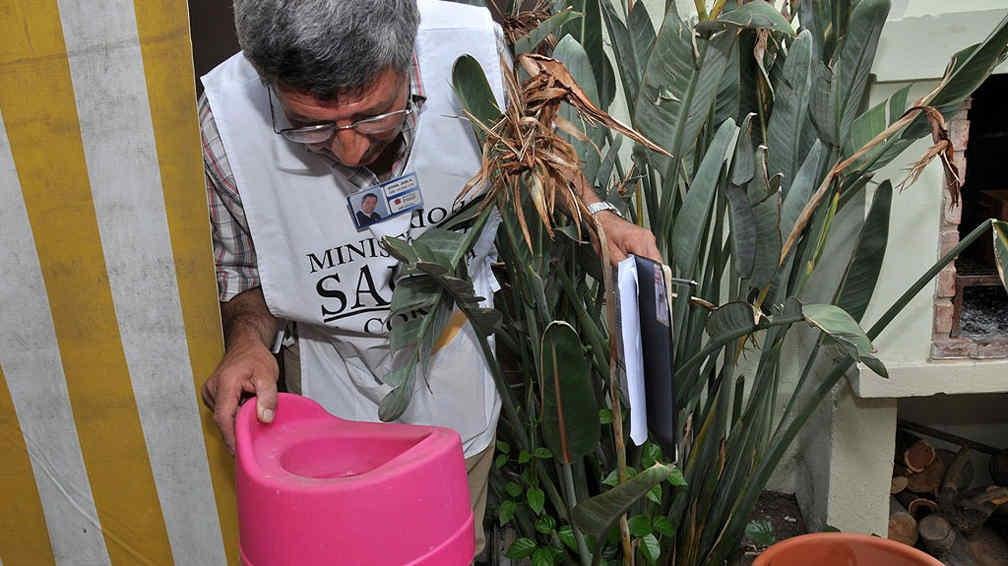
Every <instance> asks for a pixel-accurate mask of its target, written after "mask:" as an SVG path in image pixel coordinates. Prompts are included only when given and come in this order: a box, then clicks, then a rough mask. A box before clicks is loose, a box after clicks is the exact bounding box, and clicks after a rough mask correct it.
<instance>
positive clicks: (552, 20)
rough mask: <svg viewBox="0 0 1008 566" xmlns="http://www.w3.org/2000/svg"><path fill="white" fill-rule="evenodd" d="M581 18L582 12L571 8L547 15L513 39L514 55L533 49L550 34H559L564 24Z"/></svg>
mask: <svg viewBox="0 0 1008 566" xmlns="http://www.w3.org/2000/svg"><path fill="white" fill-rule="evenodd" d="M582 19H583V14H581V13H580V12H575V11H573V10H564V11H562V12H558V13H556V14H553V15H552V16H550V17H549V19H547V20H545V21H543V22H542V23H540V24H539V25H538V26H536V27H535V29H533V30H532V31H530V32H528V33H527V34H526V35H524V36H523V37H519V38H518V39H516V40H515V42H514V52H515V55H521V54H522V53H528V52H530V51H533V50H535V48H536V47H539V44H540V43H542V42H543V40H544V39H546V38H547V37H548V36H549V35H550V34H553V35H556V36H559V35H560V34H561V32H560V30H562V29H563V28H564V27H565V26H566V25H568V24H570V23H571V22H577V21H580V20H582Z"/></svg>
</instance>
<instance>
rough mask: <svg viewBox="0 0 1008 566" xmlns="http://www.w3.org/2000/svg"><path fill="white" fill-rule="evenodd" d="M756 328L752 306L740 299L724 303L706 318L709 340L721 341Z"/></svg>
mask: <svg viewBox="0 0 1008 566" xmlns="http://www.w3.org/2000/svg"><path fill="white" fill-rule="evenodd" d="M755 330H756V312H755V311H754V310H753V306H752V305H750V304H749V303H744V302H742V301H733V302H731V303H725V304H723V305H721V306H720V307H718V308H717V309H715V310H714V312H712V313H711V314H710V316H709V317H708V318H707V335H708V336H710V339H711V342H721V341H722V340H725V339H727V337H729V336H737V335H738V334H739V333H743V334H749V333H751V332H753V331H755Z"/></svg>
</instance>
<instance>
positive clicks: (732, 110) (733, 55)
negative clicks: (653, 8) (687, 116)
mask: <svg viewBox="0 0 1008 566" xmlns="http://www.w3.org/2000/svg"><path fill="white" fill-rule="evenodd" d="M638 4H642V2H638ZM742 51H743V49H742V44H741V43H739V44H738V46H737V47H736V48H735V49H732V50H731V52H730V53H729V54H728V66H727V68H726V69H725V72H724V75H722V76H721V85H720V86H718V93H717V99H716V100H715V101H714V123H715V124H720V123H721V122H724V121H725V120H727V119H728V118H732V119H734V120H735V121H737V122H741V121H742V119H743V118H744V117H745V116H744V115H743V114H742V110H741V90H742V87H741V85H740V82H739V81H740V79H741V76H740V74H739V73H740V72H741V65H740V62H739V60H740V59H741V57H742ZM750 53H752V52H751V51H750Z"/></svg>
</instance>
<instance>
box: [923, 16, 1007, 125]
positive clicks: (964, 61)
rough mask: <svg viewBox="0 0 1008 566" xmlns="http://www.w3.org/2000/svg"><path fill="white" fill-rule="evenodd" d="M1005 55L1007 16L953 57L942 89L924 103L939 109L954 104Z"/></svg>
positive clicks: (967, 94) (943, 80)
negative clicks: (979, 40) (985, 35)
mask: <svg viewBox="0 0 1008 566" xmlns="http://www.w3.org/2000/svg"><path fill="white" fill-rule="evenodd" d="M1006 56H1008V15H1006V16H1005V17H1004V18H1002V19H1001V21H1000V22H998V24H997V26H995V27H994V29H993V30H991V32H990V34H988V35H987V38H986V39H984V40H983V41H981V42H980V43H977V44H974V45H971V46H969V47H967V48H966V49H963V50H962V51H959V52H958V53H956V54H955V55H953V56H952V60H951V61H950V62H949V66H948V68H947V69H946V72H945V77H944V78H943V79H942V83H943V86H942V89H941V91H940V92H939V93H938V94H936V95H935V96H934V97H933V98H932V99H931V100H925V101H924V103H925V104H931V105H933V106H937V107H939V108H944V107H948V106H953V105H957V104H959V103H960V102H962V101H963V100H965V99H966V97H967V96H970V95H971V94H973V91H975V90H976V89H977V88H979V87H980V84H981V83H983V82H984V80H986V79H987V77H988V76H990V74H991V73H992V72H994V68H995V67H997V66H998V65H999V64H1000V63H1001V62H1002V61H1004V60H1005V57H1006Z"/></svg>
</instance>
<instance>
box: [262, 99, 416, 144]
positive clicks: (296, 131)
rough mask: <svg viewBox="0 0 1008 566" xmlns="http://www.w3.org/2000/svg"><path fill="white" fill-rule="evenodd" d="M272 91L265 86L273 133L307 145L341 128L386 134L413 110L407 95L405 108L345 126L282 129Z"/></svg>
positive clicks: (321, 141) (325, 140) (326, 139)
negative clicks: (279, 127)
mask: <svg viewBox="0 0 1008 566" xmlns="http://www.w3.org/2000/svg"><path fill="white" fill-rule="evenodd" d="M272 91H273V89H272V88H270V87H266V99H267V100H268V101H269V111H270V119H271V120H272V121H273V133H274V134H280V135H281V136H283V137H284V139H286V140H288V141H292V142H294V143H302V144H309V145H316V144H325V143H328V142H329V140H331V139H332V138H333V137H334V136H335V135H336V132H339V131H342V130H355V131H356V132H357V133H359V134H362V135H365V136H377V135H381V134H387V133H389V132H392V131H394V130H398V129H399V128H401V127H402V126H403V124H404V123H405V121H406V117H407V116H409V115H411V114H413V112H414V111H415V109H414V107H413V101H412V100H410V99H409V98H408V97H407V102H406V108H403V109H402V110H396V111H395V112H386V113H385V114H379V115H377V116H371V117H370V118H364V119H363V120H357V121H356V122H353V123H352V124H347V125H345V126H339V125H337V124H336V123H335V122H324V123H321V124H312V125H311V126H304V127H302V128H284V129H282V130H278V129H277V125H276V112H274V110H273V94H272Z"/></svg>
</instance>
